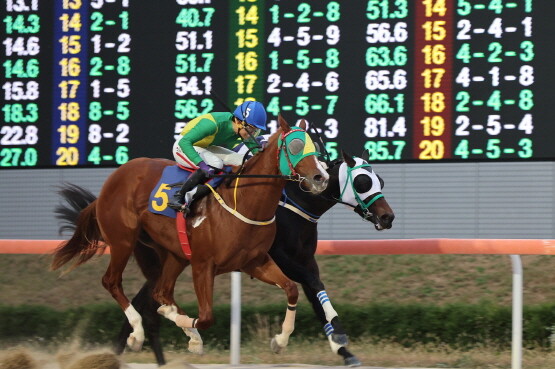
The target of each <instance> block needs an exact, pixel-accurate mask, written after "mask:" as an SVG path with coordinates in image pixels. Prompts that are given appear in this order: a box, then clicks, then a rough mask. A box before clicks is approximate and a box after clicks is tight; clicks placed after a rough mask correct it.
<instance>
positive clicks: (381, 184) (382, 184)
mask: <svg viewBox="0 0 555 369" xmlns="http://www.w3.org/2000/svg"><path fill="white" fill-rule="evenodd" d="M376 176H377V177H378V179H379V180H380V187H381V188H382V190H383V188H384V187H385V182H384V181H383V179H382V177H380V176H379V175H377V174H376Z"/></svg>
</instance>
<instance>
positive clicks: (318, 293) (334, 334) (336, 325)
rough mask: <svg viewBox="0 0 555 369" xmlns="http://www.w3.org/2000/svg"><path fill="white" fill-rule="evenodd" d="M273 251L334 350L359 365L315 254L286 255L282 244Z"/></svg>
mask: <svg viewBox="0 0 555 369" xmlns="http://www.w3.org/2000/svg"><path fill="white" fill-rule="evenodd" d="M270 254H271V256H272V258H273V259H274V261H275V262H276V264H277V265H278V266H279V267H280V268H281V270H282V271H284V273H285V274H286V275H287V277H289V278H291V279H293V280H294V281H296V282H299V283H301V285H302V286H303V290H304V293H305V295H306V298H307V299H308V301H309V302H310V303H311V304H312V309H313V310H314V313H315V314H316V318H317V319H318V320H319V321H320V322H321V323H322V324H323V326H324V332H325V334H326V336H327V338H328V341H329V344H330V347H331V350H332V352H334V353H337V354H338V355H341V356H342V357H343V360H344V362H345V365H348V366H359V365H361V363H360V361H359V360H358V358H357V357H356V356H354V355H353V354H352V353H350V352H349V351H348V350H347V348H346V346H347V344H348V340H347V334H346V332H345V330H344V329H343V327H342V325H341V322H340V321H339V316H338V315H337V312H336V311H335V309H334V308H333V307H332V305H331V301H330V300H329V298H328V296H327V293H326V291H325V288H324V284H323V283H322V281H321V280H320V271H319V268H318V264H317V263H316V260H315V259H314V255H313V254H311V255H305V256H304V257H301V258H299V256H298V255H297V256H296V257H295V258H294V257H293V256H291V255H289V254H287V253H286V252H285V250H284V248H283V247H274V248H272V249H271V250H270Z"/></svg>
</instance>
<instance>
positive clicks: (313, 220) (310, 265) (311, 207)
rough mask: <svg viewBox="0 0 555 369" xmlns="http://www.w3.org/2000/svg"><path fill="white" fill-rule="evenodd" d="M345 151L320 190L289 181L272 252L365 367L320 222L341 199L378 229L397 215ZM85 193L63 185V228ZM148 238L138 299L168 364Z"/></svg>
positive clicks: (340, 349)
mask: <svg viewBox="0 0 555 369" xmlns="http://www.w3.org/2000/svg"><path fill="white" fill-rule="evenodd" d="M342 156H343V160H336V161H334V162H331V163H330V164H329V168H328V173H329V174H330V178H329V184H328V187H327V189H326V190H325V191H324V192H323V193H321V194H320V195H313V194H311V193H308V192H304V191H303V190H302V189H301V188H300V187H299V186H298V184H296V183H289V184H287V186H286V187H285V190H284V193H283V196H282V201H281V202H280V205H281V206H280V207H278V209H277V212H276V222H277V227H278V231H277V233H276V234H277V236H276V238H275V240H274V243H273V245H272V248H271V249H270V255H271V256H272V258H273V259H274V261H275V262H276V263H277V265H278V266H279V267H280V268H281V270H282V271H283V272H284V273H285V275H287V277H289V278H290V279H292V280H294V281H295V282H297V283H300V284H301V285H302V287H303V290H304V292H305V294H306V297H307V299H308V300H309V301H310V303H311V304H312V307H313V309H314V312H315V314H316V316H317V318H318V320H319V321H320V322H321V324H323V325H324V332H325V334H326V336H327V337H328V340H329V343H330V346H331V348H332V351H333V352H336V353H337V354H339V355H341V356H342V357H343V359H344V362H345V365H348V366H359V365H361V363H360V361H359V360H358V358H357V357H356V356H354V355H353V354H352V353H351V352H349V351H348V350H347V348H346V346H347V344H348V340H347V335H346V333H345V330H344V329H343V327H342V326H341V323H340V320H339V316H338V315H337V312H336V311H335V310H334V309H333V307H332V305H331V302H330V301H329V298H328V296H327V293H326V291H325V287H324V284H323V283H322V281H321V280H320V273H319V268H318V264H317V263H316V259H315V257H314V254H315V252H316V246H317V242H318V228H317V222H318V219H319V218H320V216H322V215H323V214H324V213H325V212H326V211H328V210H329V209H330V208H331V207H332V206H334V205H335V204H337V203H343V204H346V205H348V206H350V207H352V208H353V209H354V211H355V212H356V213H358V214H359V215H360V216H361V217H362V218H363V219H365V220H368V221H370V222H371V223H373V224H374V226H375V228H376V229H377V230H382V229H389V228H391V226H392V222H393V219H394V218H395V216H394V214H393V211H392V210H391V208H390V206H389V204H388V203H387V201H386V200H385V198H384V197H383V194H382V188H383V186H384V182H383V180H382V179H381V178H380V177H379V176H378V175H377V174H376V173H375V172H374V171H373V170H372V168H371V166H370V165H369V164H368V163H367V162H366V161H364V160H363V159H361V158H353V157H351V156H350V155H347V154H346V153H344V152H343V153H342ZM84 193H86V196H85V197H86V198H87V199H88V200H90V201H92V200H94V196H93V195H92V194H91V193H90V192H88V191H86V190H83V189H81V188H79V187H77V186H75V185H65V186H64V187H63V188H62V189H61V191H60V195H61V196H62V197H63V198H64V199H65V200H66V202H67V204H68V205H69V206H68V205H66V206H63V205H60V206H58V207H57V208H56V210H55V212H56V213H57V217H58V219H60V220H62V221H64V222H65V223H64V226H63V227H61V228H60V231H63V230H71V227H72V225H73V224H74V223H75V221H76V219H77V216H78V214H79V212H80V211H81V209H83V208H84V207H85V206H86V204H84V203H83V202H79V201H78V200H77V199H83V197H84ZM83 205H84V206H83ZM280 230H281V231H280ZM142 243H143V245H137V246H138V247H136V248H135V258H136V260H137V263H138V264H139V267H140V268H141V270H142V272H143V274H144V275H145V277H146V279H147V282H146V283H145V285H144V286H143V287H142V288H141V290H140V291H139V293H138V294H137V295H136V296H135V298H134V299H133V301H132V304H133V306H135V308H136V309H137V311H138V312H139V313H140V314H141V315H142V316H143V319H144V322H145V332H147V335H148V337H149V342H150V344H151V346H152V348H153V350H154V353H155V355H156V359H157V361H158V364H159V365H163V364H164V363H165V361H164V356H163V352H162V347H161V344H160V340H159V328H160V327H159V315H158V314H157V312H156V309H157V308H158V305H157V304H156V303H155V302H154V300H153V299H152V298H151V297H150V292H151V290H152V286H154V285H155V282H156V279H157V277H158V276H159V268H160V265H159V263H158V258H157V255H156V253H154V252H153V251H152V250H151V249H150V248H149V247H147V246H148V241H143V242H142ZM145 245H146V246H145ZM157 263H158V265H157ZM130 331H131V327H130V325H129V323H128V322H127V320H126V322H125V323H124V325H123V327H122V330H121V333H120V335H119V337H118V340H117V342H116V345H115V351H116V352H117V353H121V352H123V350H124V348H125V343H126V339H127V337H128V335H129V332H130Z"/></svg>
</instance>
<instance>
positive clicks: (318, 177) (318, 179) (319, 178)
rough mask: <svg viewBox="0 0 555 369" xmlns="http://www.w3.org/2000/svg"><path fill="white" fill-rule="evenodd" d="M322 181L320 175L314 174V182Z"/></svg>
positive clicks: (322, 178)
mask: <svg viewBox="0 0 555 369" xmlns="http://www.w3.org/2000/svg"><path fill="white" fill-rule="evenodd" d="M323 180H324V177H323V176H322V175H321V174H316V175H315V176H314V182H322V181H323Z"/></svg>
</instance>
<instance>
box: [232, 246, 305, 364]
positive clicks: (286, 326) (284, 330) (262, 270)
mask: <svg viewBox="0 0 555 369" xmlns="http://www.w3.org/2000/svg"><path fill="white" fill-rule="evenodd" d="M241 270H242V271H244V272H245V273H247V274H249V275H251V276H252V277H254V278H256V279H258V280H261V281H262V282H266V283H268V284H271V285H277V286H278V287H280V288H282V289H283V290H284V291H285V294H286V295H287V311H286V313H285V319H284V320H283V324H282V326H281V333H280V334H276V336H275V337H274V338H273V339H272V342H271V347H272V350H273V351H274V352H275V353H279V352H281V351H282V350H283V349H284V348H285V347H286V346H287V344H288V342H289V337H290V336H291V333H293V330H294V329H295V314H296V310H297V300H298V298H299V291H298V289H297V285H296V284H295V282H293V281H292V280H290V279H289V278H287V277H286V276H285V274H283V272H282V271H281V269H279V267H278V266H277V265H276V263H275V262H274V261H273V260H272V258H271V257H270V255H268V254H266V255H264V259H263V261H262V263H260V262H258V261H256V262H251V263H250V264H249V265H247V266H246V267H244V268H242V269H241Z"/></svg>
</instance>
